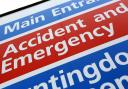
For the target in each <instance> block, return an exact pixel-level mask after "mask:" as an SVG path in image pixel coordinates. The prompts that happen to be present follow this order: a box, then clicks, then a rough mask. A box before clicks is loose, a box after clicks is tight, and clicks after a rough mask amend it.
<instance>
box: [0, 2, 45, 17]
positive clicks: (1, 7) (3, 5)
mask: <svg viewBox="0 0 128 89" xmlns="http://www.w3.org/2000/svg"><path fill="white" fill-rule="evenodd" d="M39 1H45V0H0V15H1V14H3V13H7V12H9V11H12V10H15V9H17V8H21V7H24V6H27V5H30V4H33V3H36V2H39Z"/></svg>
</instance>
